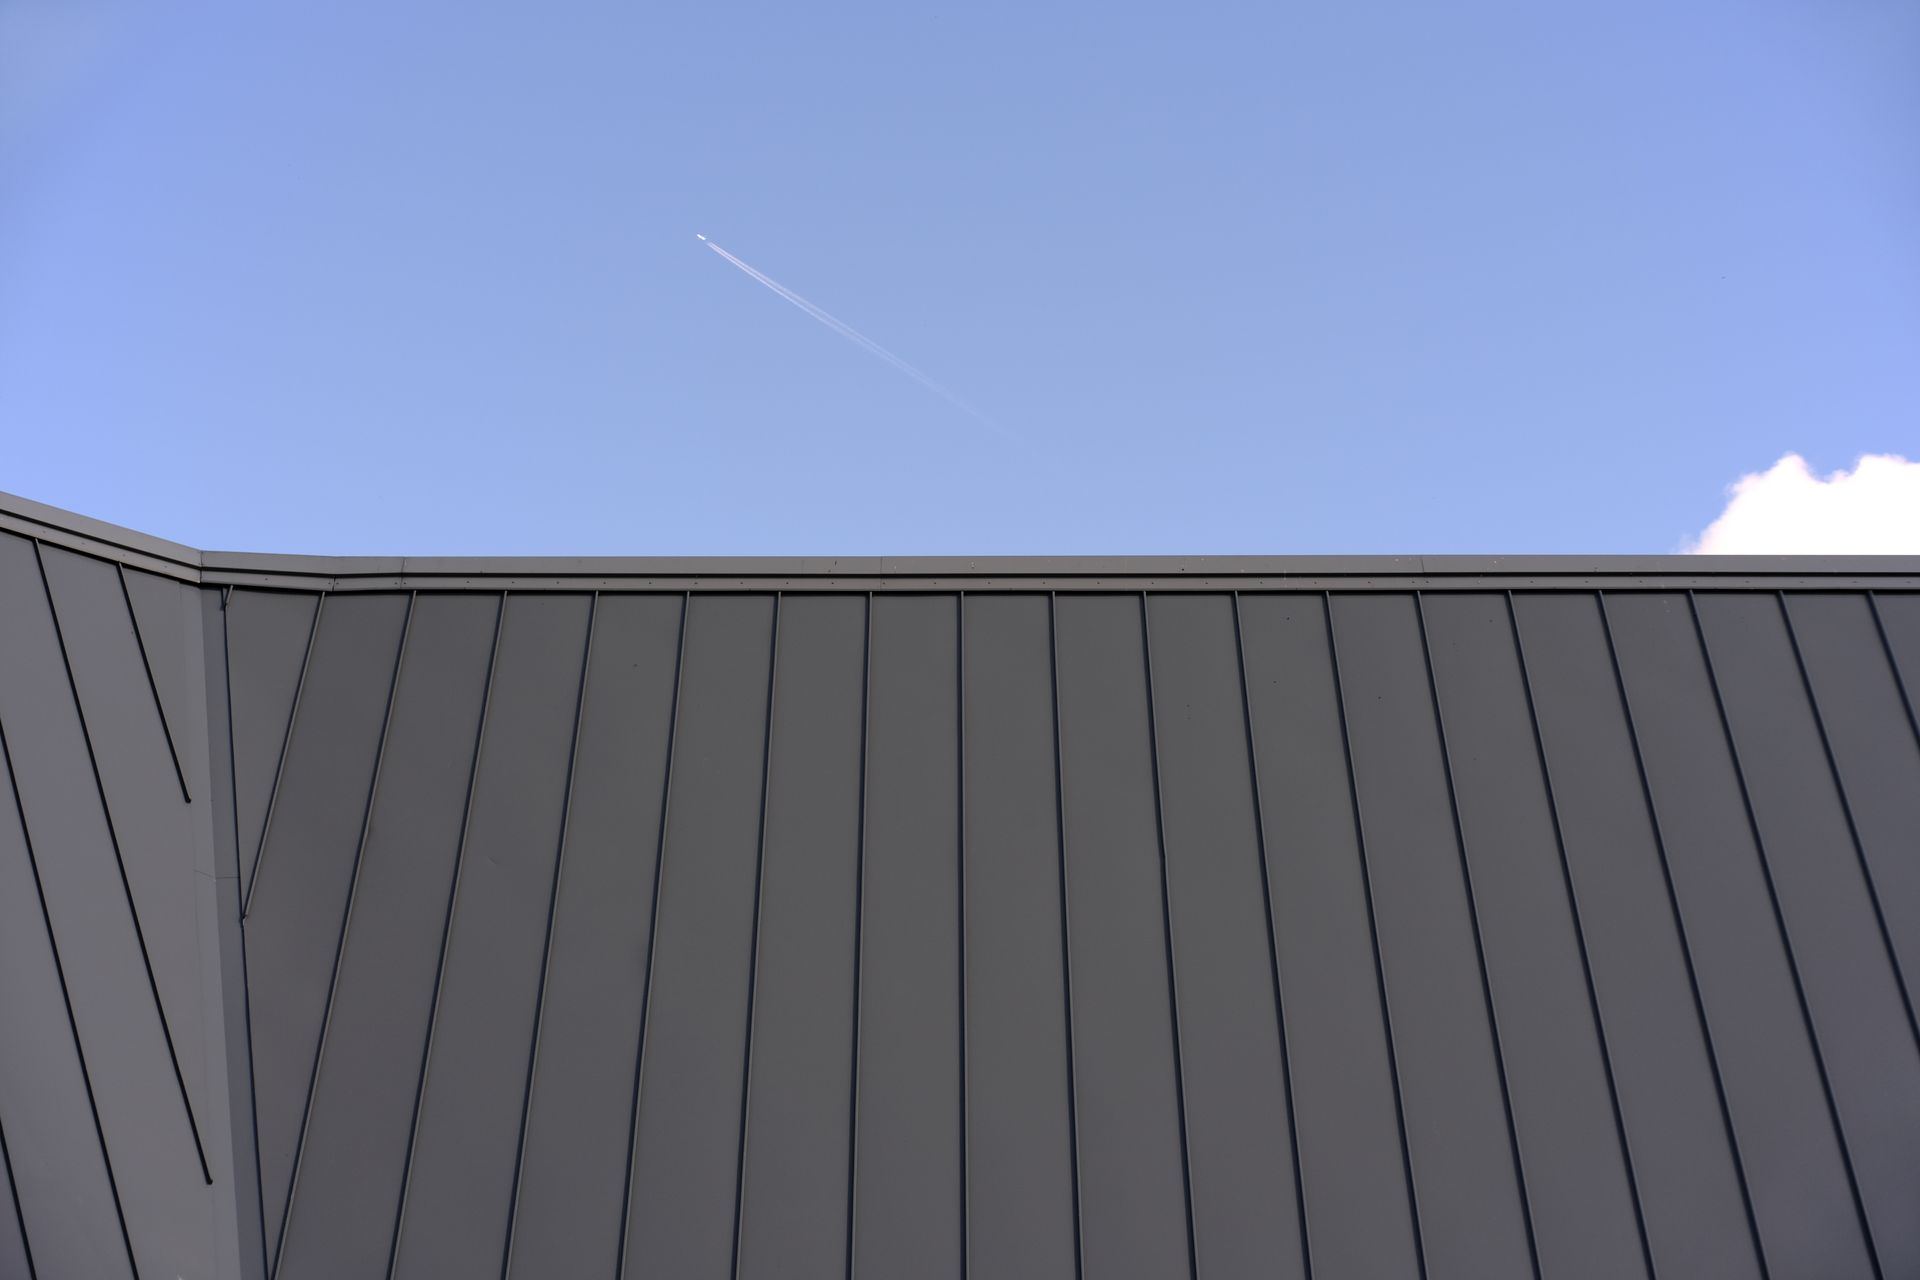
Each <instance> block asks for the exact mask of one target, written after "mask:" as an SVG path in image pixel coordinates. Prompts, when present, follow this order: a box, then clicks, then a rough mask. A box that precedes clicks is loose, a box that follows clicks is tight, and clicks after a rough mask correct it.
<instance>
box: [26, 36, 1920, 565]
mask: <svg viewBox="0 0 1920 1280" xmlns="http://www.w3.org/2000/svg"><path fill="white" fill-rule="evenodd" d="M1916 120H1920V6H1916V5H1914V4H1912V3H1910V2H1909V0H1740V2H1738V3H1734V2H1732V0H1691V2H1690V3H1685V4H1672V3H1655V2H1652V0H1608V2H1607V3H1604V4H1603V3H1586V4H1567V5H1540V4H1537V3H1523V2H1521V0H1498V2H1494V0H1461V2H1460V3H1455V4H1447V5H1436V4H1432V3H1414V2H1412V0H1393V2H1388V0H1351V2H1349V3H1341V4H1327V3H1314V4H1307V3H1298V2H1296V0H1258V2H1257V3H1256V2H1246V3H1241V2H1239V0H1233V2H1211V3H1200V4H1185V5H1176V4H1170V3H1166V0H1159V2H1158V3H1153V4H1133V3H1124V2H1123V3H1112V2H1111V0H1102V2H1100V3H1095V2H1094V0H1042V2H1041V3H1037V4H1036V3H1032V2H1031V0H1028V2H1026V3H1018V4H1016V3H1012V2H1011V0H974V2H972V3H967V4H899V3H886V4H882V3H877V2H870V0H828V2H827V3H820V4H773V3H755V2H749V0H708V2H706V3H697V2H696V3H684V4H677V5H675V4H662V3H648V4H630V3H611V2H607V3H600V2H598V0H594V2H586V0H577V2H571V3H569V2H564V0H555V2H549V3H541V4H533V3H505V2H502V0H465V2H463V3H459V4H452V3H432V2H422V3H407V4H369V3H358V2H347V0H331V2H329V3H324V4H321V3H289V4H283V5H267V6H262V5H240V4H228V3H206V2H202V0H186V2H183V3H179V4H168V5H149V6H134V5H132V4H131V3H130V2H127V0H0V489H5V490H9V491H12V492H15V493H20V494H24V495H26V496H29V497H32V498H36V499H39V500H41V501H45V502H50V503H53V504H56V505H59V506H64V507H68V508H72V509H77V510H80V511H83V512H85V513H87V514H91V515H95V516H99V517H101V518H104V519H109V520H113V521H116V522H118V523H123V524H129V525H133V526H135V527H138V528H142V529H145V530H147V531H150V532H153V533H157V534H161V535H164V536H168V537H173V538H176V539H179V540H181V541H185V542H189V543H193V544H196V545H200V546H208V547H238V548H245V549H257V550H286V551H332V552H342V553H346V552H395V551H408V552H416V553H436V552H445V553H452V552H471V553H483V552H484V553H553V552H578V553H625V554H645V553H662V554H667V553H676V554H684V553H701V552H711V553H743V552H763V553H800V552H805V553H832V552H839V553H877V552H894V553H964V552H975V553H982V554H987V553H1014V552H1054V553H1072V552H1183V553H1186V552H1222V553H1225V552H1405V551H1419V552H1464V551H1474V552H1495V551H1498V552H1553V551H1579V552H1633V551H1654V552H1657V551H1667V550H1672V549H1675V548H1676V547H1678V546H1680V545H1681V544H1682V543H1684V542H1685V541H1686V540H1687V539H1689V538H1690V537H1692V536H1694V535H1697V534H1698V533H1699V532H1700V531H1701V530H1702V529H1703V528H1705V527H1706V526H1707V525H1708V523H1709V522H1711V521H1712V520H1713V519H1714V517H1715V516H1716V515H1717V514H1718V513H1719V512H1720V510H1721V509H1722V507H1724V506H1725V504H1726V495H1725V488H1726V486H1727V485H1729V484H1730V483H1732V482H1733V481H1734V480H1735V479H1737V478H1738V477H1739V476H1741V475H1742V474H1744V473H1748V472H1756V471H1761V470H1764V469H1766V468H1767V467H1768V466H1770V465H1771V464H1772V463H1773V462H1774V461H1775V460H1776V459H1777V458H1779V457H1780V456H1781V455H1782V454H1784V453H1787V452H1789V451H1794V452H1798V453H1800V454H1802V455H1803V456H1804V457H1805V458H1806V459H1807V460H1808V462H1809V463H1810V464H1811V465H1812V466H1813V468H1814V469H1815V470H1816V471H1827V470H1832V469H1835V468H1841V467H1846V466H1850V465H1851V464H1852V462H1853V460H1854V459H1855V458H1856V457H1857V456H1858V455H1860V454H1862V453H1903V454H1905V455H1907V456H1909V457H1914V456H1917V455H1920V148H1916V147H1915V146H1914V127H1915V121H1916ZM696 232H704V233H706V234H708V235H710V236H712V237H713V238H714V239H715V240H716V241H718V242H719V243H720V244H722V245H725V246H726V247H727V248H728V249H729V250H731V251H732V252H734V253H736V254H738V255H740V256H741V257H742V258H744V259H745V260H746V261H748V262H750V263H752V264H753V265H755V266H756V267H758V268H759V269H760V270H762V271H764V272H767V273H768V274H769V275H771V276H773V277H775V278H777V279H778V280H780V281H781V282H783V283H784V284H785V285H787V286H788V287H790V288H793V289H796V290H798V291H799V292H800V293H802V294H804V295H806V296H807V297H808V298H810V299H811V300H812V301H813V302H815V303H817V304H818V305H820V306H822V307H824V308H826V309H827V310H828V311H830V312H832V313H833V314H834V315H836V316H838V317H840V318H841V319H842V320H844V321H846V322H847V323H849V324H851V325H853V326H855V327H856V328H858V329H859V330H860V331H862V332H863V333H865V334H867V335H869V336H870V337H871V338H873V339H874V340H875V341H877V342H879V343H881V344H884V345H885V346H886V347H887V348H889V349H890V350H892V351H894V352H897V353H898V354H899V355H900V356H901V357H902V358H904V359H906V360H908V361H910V362H912V363H913V364H914V365H916V366H918V367H919V368H921V369H924V370H925V371H926V372H927V373H928V374H929V375H930V376H932V377H933V378H935V379H937V380H939V381H940V382H941V383H943V384H945V385H947V386H949V387H951V388H952V389H953V390H954V391H955V392H956V393H957V394H959V395H960V396H962V397H964V398H965V399H966V400H968V401H969V402H971V403H973V404H976V405H978V406H980V408H981V409H982V410H983V411H984V412H985V413H987V414H988V415H990V416H991V417H992V418H993V420H994V421H995V422H996V423H999V424H1002V425H1004V426H1005V427H1006V428H1007V429H1008V430H1009V431H1010V432H1012V433H1013V434H1015V435H1016V436H1017V437H1019V440H1020V443H1017V444H1010V443H1008V442H1007V441H1006V440H1004V439H1003V438H1002V437H1001V436H999V435H997V434H995V433H994V432H992V431H989V430H987V429H985V428H983V427H982V426H981V425H980V424H979V423H978V422H976V421H975V420H973V419H972V418H970V417H968V416H967V415H966V414H965V413H963V412H961V411H959V410H957V409H955V408H954V407H953V406H952V405H951V404H949V403H948V402H946V401H944V400H942V399H940V398H939V397H937V396H935V395H933V394H931V393H930V392H929V391H927V390H926V388H924V387H922V386H921V385H919V384H918V383H916V382H914V381H913V380H911V379H909V378H907V377H904V376H902V375H901V374H900V373H898V372H897V371H895V370H893V369H891V368H889V367H888V366H887V365H885V364H884V363H882V362H881V361H879V360H876V359H874V358H873V357H871V356H870V355H867V354H865V353H863V352H862V351H860V350H859V349H858V348H856V347H855V346H853V345H852V344H850V343H847V342H845V341H843V340H842V339H841V338H839V337H837V336H836V335H835V334H833V333H832V332H830V331H829V330H828V329H827V328H825V327H823V326H821V325H819V324H816V323H815V322H814V321H812V320H810V319H809V318H808V317H807V316H805V315H804V314H802V313H801V312H800V311H798V310H796V309H794V308H793V307H790V306H788V305H787V304H786V303H784V302H782V301H781V300H780V299H779V298H777V297H776V296H775V295H774V294H772V293H770V292H768V291H766V290H765V289H763V288H762V287H761V286H759V285H758V284H756V283H754V282H753V281H751V280H750V279H748V278H747V277H746V276H744V275H742V274H741V273H739V272H737V271H735V270H734V269H733V268H731V267H730V266H728V265H727V264H726V263H724V262H722V261H721V260H719V259H718V258H717V257H715V256H714V255H712V254H710V253H707V252H706V251H704V250H703V249H702V248H701V246H700V245H699V243H698V242H697V241H696V240H695V239H694V234H695V233H696Z"/></svg>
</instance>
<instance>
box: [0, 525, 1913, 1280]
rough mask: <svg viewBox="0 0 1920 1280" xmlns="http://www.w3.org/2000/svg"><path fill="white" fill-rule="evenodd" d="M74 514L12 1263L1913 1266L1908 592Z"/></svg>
mask: <svg viewBox="0 0 1920 1280" xmlns="http://www.w3.org/2000/svg"><path fill="white" fill-rule="evenodd" d="M49 536H51V535H49ZM131 554H132V553H131V552H127V553H126V555H128V556H130V555H131ZM116 555H119V553H115V552H110V550H106V549H102V548H101V547H99V546H90V545H84V539H79V538H78V535H77V534H76V535H75V536H74V537H73V538H69V539H68V540H67V542H66V543H65V544H64V545H62V546H56V545H52V544H51V543H49V542H46V541H36V540H35V538H34V537H29V536H16V535H15V534H14V533H10V532H9V533H0V746H4V761H5V765H6V771H5V778H4V782H5V786H4V788H0V1027H4V1030H5V1034H4V1035H0V1174H4V1178H5V1185H4V1186H3V1187H0V1192H4V1193H5V1194H4V1195H0V1276H3V1277H11V1276H16V1275H24V1276H30V1277H50V1276H74V1277H99V1276H104V1277H113V1276H156V1277H169V1276H220V1277H231V1278H232V1280H241V1278H243V1277H244V1278H255V1280H265V1278H266V1277H288V1278H295V1280H297V1278H300V1277H308V1278H321V1277H327V1278H331V1277H357V1276H374V1277H385V1276H446V1275H491V1274H501V1275H509V1276H518V1277H546V1276H600V1277H616V1276H621V1275H625V1276H629V1277H632V1276H652V1275H662V1276H665V1275H671V1276H675V1277H680V1276H686V1277H703V1276H704V1277H727V1278H731V1277H774V1276H779V1277H786V1276H798V1277H822V1278H825V1277H835V1278H839V1277H846V1276H849V1275H861V1276H869V1277H871V1276H907V1275H910V1276H916V1277H917V1276H952V1277H955V1278H956V1280H958V1278H959V1277H965V1276H969V1275H972V1276H994V1277H1020V1278H1027V1277H1032V1278H1039V1277H1080V1276H1088V1277H1102V1278H1104V1277H1121V1278H1127V1277H1140V1278H1142V1280H1162V1278H1164V1277H1170V1276H1179V1277H1192V1278H1193V1280H1199V1278H1200V1277H1207V1278H1212V1277H1223V1278H1226V1277H1237V1276H1262V1277H1268V1276H1297V1277H1302V1278H1306V1277H1320V1278H1321V1280H1327V1278H1329V1277H1367V1278H1371V1277H1392V1276H1404V1277H1409V1278H1412V1277H1423V1278H1424V1277H1434V1278H1436V1280H1437V1278H1439V1277H1453V1276H1473V1277H1479V1276H1496V1275H1498V1276H1507V1275H1511V1276H1517V1277H1529V1276H1531V1277H1556V1278H1557V1277H1566V1278H1570V1280H1583V1278H1589V1277H1590V1278H1592V1280H1601V1278H1602V1277H1608V1278H1610V1277H1626V1276H1645V1277H1648V1278H1649V1280H1652V1278H1653V1277H1691V1276H1698V1275H1714V1276H1740V1275H1752V1276H1763V1275H1764V1276H1769V1277H1773V1278H1775V1280H1796V1278H1799V1277H1809V1278H1812V1277H1847V1276H1860V1277H1892V1276H1900V1275H1908V1274H1916V1273H1920V1230H1917V1229H1916V1225H1915V1224H1916V1223H1917V1222H1920V1215H1916V1214H1915V1213H1913V1212H1912V1206H1913V1204H1915V1203H1920V1027H1917V1025H1916V1019H1915V1016H1914V1006H1913V996H1912V983H1913V982H1914V981H1916V980H1920V972H1916V966H1917V965H1920V934H1917V933H1916V930H1920V835H1916V832H1917V831H1920V726H1917V725H1916V720H1915V717H1914V705H1913V700H1912V696H1911V695H1912V693H1913V691H1914V690H1915V688H1916V681H1920V595H1916V594H1915V592H1914V585H1915V584H1914V582H1913V579H1912V577H1911V575H1910V574H1909V575H1908V576H1905V577H1901V576H1898V575H1892V576H1884V575H1883V578H1882V579H1881V580H1879V581H1877V583H1876V584H1875V585H1874V586H1873V587H1872V589H1871V590H1868V589H1865V588H1863V587H1860V586H1858V585H1857V584H1844V585H1836V584H1834V583H1831V582H1822V581H1819V580H1817V579H1812V578H1807V577H1804V576H1803V577H1795V576H1793V574H1792V573H1791V572H1790V571H1789V570H1788V569H1786V568H1782V569H1779V570H1776V571H1775V573H1774V576H1773V578H1772V579H1770V580H1768V581H1765V582H1755V583H1753V584H1750V585H1743V586H1742V587H1740V588H1738V589H1722V590H1689V589H1688V588H1689V586H1690V585H1691V579H1682V578H1681V577H1680V575H1679V573H1678V571H1677V569H1676V571H1675V573H1674V574H1673V575H1672V576H1670V577H1662V576H1660V575H1658V574H1655V575H1653V576H1644V575H1643V576H1641V577H1637V578H1632V579H1629V578H1624V577H1617V578H1615V579H1611V580H1609V581H1608V582H1607V583H1605V584H1603V585H1604V586H1605V588H1606V589H1604V590H1594V589H1589V588H1572V587H1561V588H1556V589H1538V588H1536V587H1534V586H1533V585H1532V584H1531V583H1530V581H1528V580H1527V579H1523V578H1520V577H1518V576H1517V575H1510V576H1509V577H1507V578H1505V579H1502V578H1501V577H1500V576H1499V575H1498V574H1497V573H1493V574H1491V575H1489V574H1480V575H1478V576H1475V577H1472V578H1469V579H1462V580H1453V579H1449V578H1446V577H1444V576H1439V575H1435V576H1432V577H1430V578H1426V579H1420V580H1417V581H1414V582H1412V583H1410V584H1407V583H1403V584H1401V585H1398V586H1389V587H1378V586H1369V587H1356V588H1354V589H1350V590H1336V591H1333V592H1331V593H1329V592H1326V591H1319V590H1296V589H1289V588H1288V584H1287V583H1285V582H1283V581H1275V580H1265V581H1261V582H1249V583H1246V584H1243V585H1244V587H1245V589H1243V590H1240V591H1234V590H1231V589H1204V588H1203V589H1194V587H1193V584H1190V583H1184V582H1180V583H1176V582H1172V581H1165V582H1161V581H1149V582H1148V585H1147V589H1146V590H1144V591H1141V590H1118V589H1114V588H1113V587H1112V586H1110V585H1103V584H1102V583H1101V582H1100V581H1086V582H1083V583H1081V584H1080V585H1078V586H1075V587H1073V588H1072V589H1060V590H1021V589H1018V588H1017V586H1016V585H1010V581H1009V580H999V581H995V582H987V581H985V580H981V581H980V582H978V583H977V584H976V585H974V586H967V587H965V589H964V590H953V589H932V590H907V589H896V588H893V587H889V588H887V589H877V588H876V589H873V590H847V589H838V588H835V587H832V586H818V585H810V584H811V583H812V580H811V579H809V578H808V577H807V576H806V574H805V573H803V572H801V571H800V570H798V569H796V570H795V573H794V575H793V577H792V580H791V581H790V582H789V584H788V585H787V587H785V588H782V589H780V590H774V589H765V590H762V589H739V588H737V587H735V588H731V589H719V587H718V586H717V585H700V584H696V583H689V584H688V585H687V587H686V589H684V590H660V591H647V590H616V589H611V588H602V589H598V590H596V589H594V588H592V587H590V586H585V585H581V586H576V588H575V589H572V590H565V589H556V588H561V587H564V586H565V585H566V583H565V582H564V581H562V580H561V579H558V578H556V579H554V580H552V581H550V582H548V583H547V584H546V586H545V587H543V588H541V589H538V590H526V589H521V587H522V586H523V585H524V581H525V580H524V579H523V578H522V577H520V576H517V575H518V574H519V573H520V572H523V571H514V573H515V575H516V576H513V578H512V583H511V584H510V583H509V582H508V581H507V580H506V575H508V573H509V571H510V570H511V568H512V567H511V566H510V565H509V566H502V568H501V570H500V573H501V574H502V575H503V576H502V578H501V580H499V581H495V580H493V579H491V578H489V576H488V575H487V574H486V573H479V574H469V575H466V576H465V577H463V578H462V579H461V580H460V581H459V582H458V583H457V584H456V583H453V582H447V583H444V584H441V585H438V586H430V587H424V588H421V589H417V590H416V589H391V588H390V589H385V590H363V589H351V590H349V589H338V590H333V589H327V584H326V583H324V582H323V583H314V584H309V585H311V586H312V587H313V588H314V589H310V590H309V589H290V588H289V587H288V586H287V584H286V583H285V582H278V581H276V583H275V584H274V587H275V589H266V588H264V587H263V586H261V585H257V584H255V585H250V584H248V583H244V582H243V583H238V584H223V585H213V586H207V587H204V588H202V587H199V586H197V585H196V584H194V583H193V582H191V581H189V580H187V578H188V575H187V574H186V573H185V571H180V572H176V573H174V574H173V576H172V577H166V576H161V574H160V571H159V570H157V569H154V568H153V567H152V566H144V567H143V565H136V564H135V563H134V562H133V561H132V560H130V559H126V558H120V559H116ZM296 567H297V566H296ZM289 572H290V573H291V572H292V568H290V569H289ZM629 572H631V570H629ZM942 572H943V573H946V574H949V575H953V576H957V577H958V579H960V580H961V581H962V582H963V583H964V581H965V580H966V574H965V571H964V570H961V569H957V568H948V569H944V570H942ZM1142 572H1145V571H1144V570H1143V571H1142ZM395 576H397V577H405V576H406V575H405V573H404V572H402V573H400V574H398V575H395ZM833 581H835V582H838V579H834V580H833ZM515 584H517V585H515Z"/></svg>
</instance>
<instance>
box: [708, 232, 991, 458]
mask: <svg viewBox="0 0 1920 1280" xmlns="http://www.w3.org/2000/svg"><path fill="white" fill-rule="evenodd" d="M695 238H696V239H697V240H699V241H700V243H701V244H704V245H705V246H707V248H709V249H711V250H713V251H714V252H715V253H717V254H719V255H720V256H721V257H722V258H725V259H726V260H727V261H728V262H731V263H732V264H733V265H734V266H736V267H738V268H740V270H742V271H744V272H746V274H747V275H748V276H750V277H752V278H753V279H754V280H757V281H759V282H760V283H761V284H763V285H765V286H766V287H767V288H769V289H771V290H773V291H774V292H775V293H777V294H779V295H780V296H781V297H783V298H785V299H786V300H787V301H788V302H791V303H792V304H793V305H794V306H796V307H798V308H800V309H801V310H802V311H804V312H806V313H807V314H808V315H810V316H812V317H813V318H814V319H815V320H818V321H819V322H820V323H821V324H823V325H825V326H827V328H829V329H831V330H833V331H834V332H835V333H837V334H839V335H840V336H841V337H843V338H845V339H846V340H847V341H848V342H851V343H852V344H853V345H854V346H856V347H859V348H860V349H861V350H862V351H865V352H866V353H867V354H869V355H873V356H878V357H879V358H880V359H882V360H884V361H886V362H887V363H888V364H890V365H892V366H893V367H894V368H896V369H898V370H899V371H900V372H901V373H904V374H906V375H907V376H908V377H909V378H912V379H913V380H914V381H915V382H918V383H919V384H920V385H921V386H923V387H925V388H926V389H927V390H929V391H931V392H933V393H934V394H935V395H937V396H939V397H940V398H941V399H943V400H945V401H946V402H947V403H949V404H951V405H953V406H954V407H955V408H957V409H959V410H961V411H962V412H964V413H966V414H967V415H969V416H970V417H972V418H975V419H977V420H978V421H979V422H980V423H981V424H982V425H983V426H986V427H989V428H991V429H992V430H994V431H997V432H999V433H1000V434H1001V435H1003V436H1005V437H1006V438H1007V439H1009V440H1012V441H1013V442H1015V443H1016V444H1022V443H1024V442H1023V441H1022V440H1021V439H1020V438H1019V437H1018V436H1016V435H1014V434H1013V433H1012V432H1011V431H1009V430H1007V429H1006V428H1005V427H1003V426H1001V425H1000V424H999V423H997V422H995V421H994V420H993V419H992V418H989V417H988V416H987V415H986V414H984V413H982V412H980V410H978V409H976V408H974V407H973V406H972V405H970V404H968V403H967V402H966V401H965V400H962V399H961V398H960V397H959V396H957V395H955V394H954V393H953V392H951V391H949V390H947V388H945V387H943V386H941V385H940V384H939V383H938V382H935V381H934V380H933V379H932V378H929V377H928V376H927V375H926V374H924V373H922V372H920V370H918V369H916V368H914V367H913V366H912V365H910V364H908V363H907V362H906V361H905V360H902V359H901V358H900V357H899V356H897V355H895V354H893V352H891V351H889V350H887V349H886V348H885V347H883V346H881V345H880V344H879V343H877V342H875V341H874V340H873V339H872V338H869V337H868V336H867V335H866V334H864V333H861V332H860V331H859V330H858V329H855V328H854V327H853V326H852V325H850V324H848V323H846V322H845V321H843V320H839V319H836V318H835V317H833V316H832V315H829V314H828V313H827V312H826V311H824V310H822V309H821V308H819V307H817V306H815V305H814V304H813V303H811V302H808V301H807V300H806V299H805V298H803V297H801V296H800V295H799V294H797V293H795V292H794V291H793V290H791V289H789V288H787V286H785V285H783V284H781V283H780V282H779V281H778V280H775V279H774V278H773V277H772V276H769V275H767V274H766V273H765V272H763V271H758V270H755V269H754V268H753V267H751V266H749V265H748V264H747V263H745V262H742V261H741V260H740V259H738V258H736V257H734V256H733V255H732V254H730V253H728V252H727V251H726V250H725V249H722V248H721V247H720V246H719V245H717V244H715V243H714V242H713V241H711V240H709V239H707V238H706V237H705V236H702V235H696V236H695Z"/></svg>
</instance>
